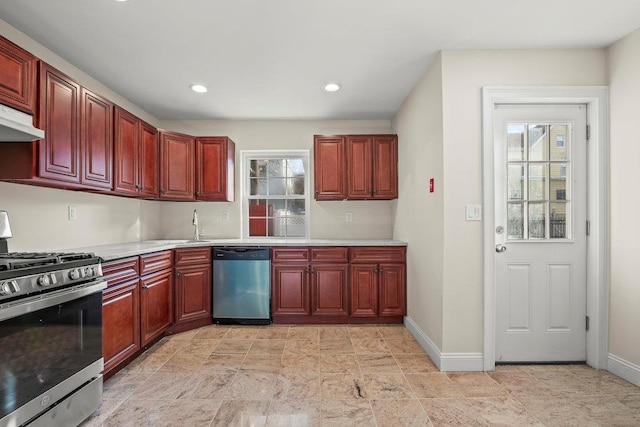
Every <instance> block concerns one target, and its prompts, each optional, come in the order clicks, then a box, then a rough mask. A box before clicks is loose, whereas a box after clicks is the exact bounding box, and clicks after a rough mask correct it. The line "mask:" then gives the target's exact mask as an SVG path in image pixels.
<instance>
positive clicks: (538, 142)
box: [529, 125, 548, 161]
mask: <svg viewBox="0 0 640 427" xmlns="http://www.w3.org/2000/svg"><path fill="white" fill-rule="evenodd" d="M547 135H548V134H547V126H546V125H529V161H538V160H547V145H548V137H547Z"/></svg>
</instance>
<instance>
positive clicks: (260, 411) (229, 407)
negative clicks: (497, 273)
mask: <svg viewBox="0 0 640 427" xmlns="http://www.w3.org/2000/svg"><path fill="white" fill-rule="evenodd" d="M268 412H269V402H268V401H266V400H223V401H222V404H221V405H220V408H218V412H217V413H216V416H215V417H214V418H213V421H212V422H211V427H232V426H233V427H260V426H264V425H266V422H267V414H268Z"/></svg>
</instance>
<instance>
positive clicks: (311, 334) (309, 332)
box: [287, 325, 320, 341]
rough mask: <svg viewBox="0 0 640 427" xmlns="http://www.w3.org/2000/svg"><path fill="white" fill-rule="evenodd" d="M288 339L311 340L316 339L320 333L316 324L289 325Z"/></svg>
mask: <svg viewBox="0 0 640 427" xmlns="http://www.w3.org/2000/svg"><path fill="white" fill-rule="evenodd" d="M287 339H289V340H313V341H318V340H319V339H320V334H319V332H318V327H317V326H300V325H292V326H289V334H288V335H287Z"/></svg>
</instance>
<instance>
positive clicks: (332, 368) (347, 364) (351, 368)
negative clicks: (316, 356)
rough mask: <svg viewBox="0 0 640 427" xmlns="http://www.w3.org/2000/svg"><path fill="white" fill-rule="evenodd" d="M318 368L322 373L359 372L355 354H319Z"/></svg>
mask: <svg viewBox="0 0 640 427" xmlns="http://www.w3.org/2000/svg"><path fill="white" fill-rule="evenodd" d="M319 369H320V372H323V373H344V374H347V373H349V374H359V373H360V365H359V364H358V358H357V356H356V355H355V354H321V355H320V367H319Z"/></svg>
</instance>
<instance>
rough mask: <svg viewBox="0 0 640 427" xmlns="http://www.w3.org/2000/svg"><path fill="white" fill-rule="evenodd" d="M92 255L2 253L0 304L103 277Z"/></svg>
mask: <svg viewBox="0 0 640 427" xmlns="http://www.w3.org/2000/svg"><path fill="white" fill-rule="evenodd" d="M100 262H101V259H100V258H98V257H97V256H95V255H94V254H92V253H42V252H12V253H0V303H4V302H5V301H13V300H16V299H20V298H23V297H26V296H30V295H34V294H40V293H46V292H51V291H53V290H57V289H61V288H64V287H69V286H73V285H78V284H83V283H85V282H91V281H94V280H97V279H98V278H100V277H102V268H101V265H100Z"/></svg>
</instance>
